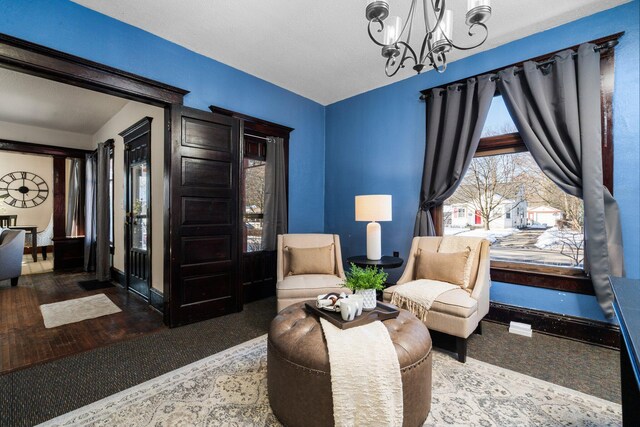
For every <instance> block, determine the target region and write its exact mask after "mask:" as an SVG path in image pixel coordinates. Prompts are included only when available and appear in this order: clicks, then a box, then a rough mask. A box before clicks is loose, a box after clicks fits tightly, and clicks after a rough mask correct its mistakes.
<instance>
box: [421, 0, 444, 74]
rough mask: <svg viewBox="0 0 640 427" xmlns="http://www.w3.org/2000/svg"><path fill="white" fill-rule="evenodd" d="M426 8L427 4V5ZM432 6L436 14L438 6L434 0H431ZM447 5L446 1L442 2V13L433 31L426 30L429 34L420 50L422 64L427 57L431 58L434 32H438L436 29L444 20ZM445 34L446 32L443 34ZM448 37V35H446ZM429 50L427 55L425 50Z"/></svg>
mask: <svg viewBox="0 0 640 427" xmlns="http://www.w3.org/2000/svg"><path fill="white" fill-rule="evenodd" d="M425 6H426V3H425ZM431 6H432V7H433V13H434V14H435V13H436V5H435V4H434V3H433V0H431ZM445 10H446V9H445V3H444V1H443V2H442V5H441V7H440V12H439V15H437V19H436V24H435V25H434V26H433V29H432V30H430V29H429V28H426V30H427V34H426V35H425V38H424V40H423V41H422V47H421V48H420V63H421V64H424V61H425V60H426V59H427V57H428V56H429V53H431V51H432V47H431V37H432V36H433V33H434V31H435V30H436V28H438V26H439V25H440V22H442V19H443V18H444V11H445ZM443 34H444V32H443ZM445 37H446V35H445ZM427 39H428V40H429V42H427ZM447 40H448V39H447ZM427 48H428V49H429V53H427V54H426V55H425V53H424V51H425V49H427Z"/></svg>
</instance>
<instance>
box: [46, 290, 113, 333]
mask: <svg viewBox="0 0 640 427" xmlns="http://www.w3.org/2000/svg"><path fill="white" fill-rule="evenodd" d="M40 311H41V312H42V319H43V320H44V326H45V328H55V327H57V326H62V325H66V324H68V323H75V322H80V321H82V320H87V319H95V318H96V317H101V316H106V315H108V314H114V313H118V312H120V311H122V310H120V309H119V308H118V306H117V305H115V304H114V303H113V302H112V301H111V300H110V299H109V297H107V296H106V295H105V294H97V295H91V296H90V297H84V298H76V299H70V300H67V301H60V302H54V303H52V304H42V305H41V306H40Z"/></svg>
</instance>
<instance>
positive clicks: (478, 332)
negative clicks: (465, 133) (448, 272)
mask: <svg viewBox="0 0 640 427" xmlns="http://www.w3.org/2000/svg"><path fill="white" fill-rule="evenodd" d="M45 259H46V258H45ZM473 333H474V334H477V335H482V320H481V321H480V322H478V327H477V328H476V330H475V331H473Z"/></svg>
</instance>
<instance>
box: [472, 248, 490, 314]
mask: <svg viewBox="0 0 640 427" xmlns="http://www.w3.org/2000/svg"><path fill="white" fill-rule="evenodd" d="M490 269H491V260H490V255H489V241H488V240H485V241H483V242H482V246H481V248H480V265H479V266H478V277H477V278H476V283H475V285H474V286H473V291H471V298H473V299H475V300H476V301H478V315H479V316H480V318H483V317H484V316H486V315H487V313H489V289H490V288H491V276H490Z"/></svg>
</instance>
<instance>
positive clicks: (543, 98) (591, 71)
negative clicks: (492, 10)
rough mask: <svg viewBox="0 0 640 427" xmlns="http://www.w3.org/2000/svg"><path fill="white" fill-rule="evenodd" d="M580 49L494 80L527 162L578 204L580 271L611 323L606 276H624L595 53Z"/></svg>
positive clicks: (587, 47)
mask: <svg viewBox="0 0 640 427" xmlns="http://www.w3.org/2000/svg"><path fill="white" fill-rule="evenodd" d="M594 48H595V46H594V45H593V44H589V43H587V44H583V45H581V46H580V47H579V48H578V53H577V55H574V52H573V51H572V50H566V51H563V52H561V53H559V54H558V55H557V56H556V57H555V61H553V62H551V63H549V64H543V65H541V64H536V63H535V62H532V61H528V62H526V63H525V64H524V66H523V69H522V71H521V72H516V70H515V69H514V68H513V67H512V68H509V69H506V70H502V71H500V72H499V73H498V76H499V80H498V82H499V83H498V85H499V86H498V87H499V89H500V93H501V94H502V96H503V98H504V101H505V104H506V105H507V109H508V111H509V113H510V115H511V117H512V118H513V121H514V122H515V125H516V127H517V129H518V132H520V136H521V137H522V140H523V141H524V143H525V145H526V146H527V149H528V150H529V152H530V153H531V155H532V157H533V159H534V160H535V161H536V163H537V164H538V166H540V168H541V169H542V171H543V172H544V173H545V175H546V176H547V177H549V178H550V179H551V180H552V181H553V182H554V183H555V184H556V185H558V186H559V187H560V188H561V189H562V190H564V191H565V192H566V193H568V194H571V195H572V196H576V197H579V198H581V199H582V200H583V201H584V215H585V221H584V222H585V233H584V235H585V271H587V272H588V273H590V275H591V280H592V282H593V286H594V288H595V292H596V295H597V298H598V302H599V304H600V306H601V307H602V310H603V312H604V313H605V315H606V316H607V317H609V318H611V317H613V306H612V303H613V295H612V291H611V286H610V285H609V281H608V276H609V275H610V274H611V275H615V276H623V275H624V259H623V248H622V232H621V226H620V213H619V210H618V205H617V203H616V201H615V199H614V198H613V196H612V195H611V193H610V192H609V190H608V189H607V188H606V187H605V186H604V185H603V179H602V132H601V125H600V123H601V116H602V113H601V106H600V52H599V51H597V50H595V49H594Z"/></svg>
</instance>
